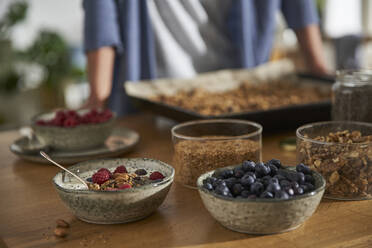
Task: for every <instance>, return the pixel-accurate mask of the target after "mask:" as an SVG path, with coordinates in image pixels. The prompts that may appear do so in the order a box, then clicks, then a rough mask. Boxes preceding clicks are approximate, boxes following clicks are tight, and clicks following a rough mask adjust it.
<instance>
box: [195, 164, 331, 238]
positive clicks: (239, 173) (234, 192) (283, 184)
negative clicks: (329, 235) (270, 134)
mask: <svg viewBox="0 0 372 248" xmlns="http://www.w3.org/2000/svg"><path fill="white" fill-rule="evenodd" d="M325 185H326V182H325V180H324V178H323V177H322V175H321V174H319V173H317V172H316V171H313V170H311V169H310V168H309V167H307V166H306V165H304V164H298V165H297V166H295V167H285V166H283V165H282V164H281V162H280V161H279V160H277V159H272V160H270V161H268V162H266V163H263V162H258V163H255V162H253V161H244V162H243V163H242V164H240V165H235V166H229V167H225V168H220V169H217V170H214V171H210V172H207V173H205V174H203V175H201V176H200V177H199V178H198V180H197V186H198V189H199V193H200V196H201V198H202V201H203V203H204V206H205V207H206V209H207V210H208V211H209V213H210V214H211V215H212V216H213V217H214V218H215V219H216V220H217V221H218V222H219V223H221V224H222V225H223V226H225V227H227V228H228V229H231V230H233V231H237V232H243V233H249V234H273V233H281V232H287V231H290V230H293V229H296V228H297V227H299V226H300V225H301V224H302V223H304V222H305V221H306V220H307V219H308V218H309V217H310V216H311V215H312V214H313V213H314V212H315V210H316V208H317V207H318V205H319V203H320V200H321V198H322V196H323V193H324V189H325Z"/></svg>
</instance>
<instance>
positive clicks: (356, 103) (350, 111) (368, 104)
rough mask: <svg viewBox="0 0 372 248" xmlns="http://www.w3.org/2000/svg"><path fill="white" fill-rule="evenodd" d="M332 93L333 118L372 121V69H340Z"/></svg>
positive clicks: (337, 119)
mask: <svg viewBox="0 0 372 248" xmlns="http://www.w3.org/2000/svg"><path fill="white" fill-rule="evenodd" d="M332 93H333V94H332V119H333V120H335V121H362V122H370V123H372V70H343V71H338V72H337V79H336V83H334V85H333V87H332Z"/></svg>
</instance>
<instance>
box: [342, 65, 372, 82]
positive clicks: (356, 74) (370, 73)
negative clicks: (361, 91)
mask: <svg viewBox="0 0 372 248" xmlns="http://www.w3.org/2000/svg"><path fill="white" fill-rule="evenodd" d="M336 76H337V82H340V83H342V84H344V85H347V86H363V85H372V70H371V69H358V70H338V71H336Z"/></svg>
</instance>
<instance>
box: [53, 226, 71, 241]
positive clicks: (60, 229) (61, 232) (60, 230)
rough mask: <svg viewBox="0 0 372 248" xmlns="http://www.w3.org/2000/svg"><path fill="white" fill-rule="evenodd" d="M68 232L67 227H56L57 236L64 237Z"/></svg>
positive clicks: (55, 233)
mask: <svg viewBox="0 0 372 248" xmlns="http://www.w3.org/2000/svg"><path fill="white" fill-rule="evenodd" d="M67 234H68V230H67V228H63V227H56V228H55V229H54V235H55V236H57V237H60V238H63V237H66V236H67Z"/></svg>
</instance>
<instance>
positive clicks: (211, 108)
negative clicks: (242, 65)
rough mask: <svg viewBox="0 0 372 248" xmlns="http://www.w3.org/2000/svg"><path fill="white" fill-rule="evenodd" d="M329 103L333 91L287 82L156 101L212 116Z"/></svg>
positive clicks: (196, 92) (198, 92) (201, 91)
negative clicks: (320, 102)
mask: <svg viewBox="0 0 372 248" xmlns="http://www.w3.org/2000/svg"><path fill="white" fill-rule="evenodd" d="M329 99H330V92H329V91H327V92H323V91H321V90H320V89H318V88H316V87H307V88H306V90H304V88H303V87H300V86H298V85H296V84H294V83H290V82H283V81H277V82H271V83H260V84H252V83H249V82H243V83H242V84H241V85H240V86H239V87H238V88H236V89H233V90H229V91H225V92H209V91H207V90H205V89H203V88H196V89H193V90H191V91H180V92H177V93H176V94H175V95H171V96H169V95H159V96H156V97H154V98H153V100H154V101H160V102H163V103H166V104H169V105H173V106H178V107H181V108H184V109H188V110H192V111H195V112H197V113H200V114H203V115H210V116H215V115H221V114H228V113H238V112H245V111H257V110H267V109H273V108H279V107H283V106H289V105H298V104H306V103H313V102H319V101H323V100H329Z"/></svg>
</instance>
